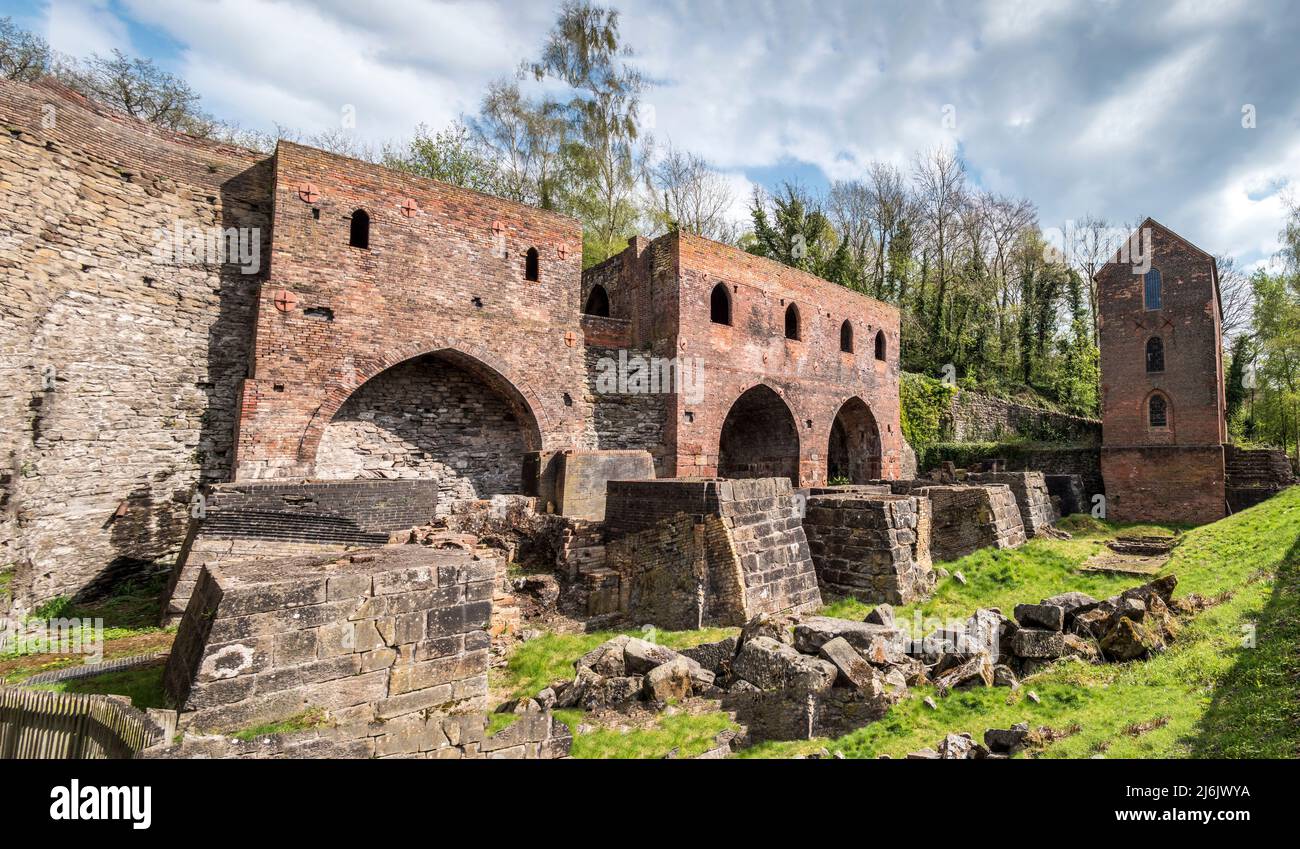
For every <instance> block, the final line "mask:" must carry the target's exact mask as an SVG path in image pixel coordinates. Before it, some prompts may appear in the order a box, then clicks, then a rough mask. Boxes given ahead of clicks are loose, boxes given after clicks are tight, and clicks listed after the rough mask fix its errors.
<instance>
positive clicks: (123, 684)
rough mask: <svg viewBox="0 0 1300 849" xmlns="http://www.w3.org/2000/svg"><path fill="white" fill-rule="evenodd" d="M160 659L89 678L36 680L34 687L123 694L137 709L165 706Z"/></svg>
mask: <svg viewBox="0 0 1300 849" xmlns="http://www.w3.org/2000/svg"><path fill="white" fill-rule="evenodd" d="M164 668H165V666H164V663H163V662H161V661H160V662H158V663H151V664H149V665H147V666H138V667H136V668H134V669H125V670H122V671H121V672H105V673H104V674H102V675H92V676H90V677H89V678H74V679H72V680H70V681H56V682H54V683H51V684H36V685H34V686H33V687H32V689H34V690H50V691H52V692H56V693H100V694H104V695H112V696H126V697H128V698H130V699H131V704H133V705H135V706H136V707H137V708H139V709H140V710H145V709H146V708H164V707H167V695H166V692H165V691H164V689H163V669H164Z"/></svg>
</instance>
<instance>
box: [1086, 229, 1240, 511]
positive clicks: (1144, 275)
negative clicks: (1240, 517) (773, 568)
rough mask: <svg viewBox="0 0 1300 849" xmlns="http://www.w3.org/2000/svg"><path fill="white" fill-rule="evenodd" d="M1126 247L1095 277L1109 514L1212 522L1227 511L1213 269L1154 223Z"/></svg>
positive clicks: (1193, 248) (1219, 329) (1219, 320)
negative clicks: (1097, 298)
mask: <svg viewBox="0 0 1300 849" xmlns="http://www.w3.org/2000/svg"><path fill="white" fill-rule="evenodd" d="M1139 238H1140V239H1141V241H1140V242H1138V241H1136V240H1138V239H1139ZM1129 244H1130V245H1131V246H1132V248H1127V249H1126V250H1125V251H1121V252H1120V253H1119V254H1117V256H1116V257H1115V259H1114V260H1112V261H1111V262H1110V263H1108V264H1106V265H1105V266H1103V267H1102V269H1101V270H1100V271H1098V272H1097V275H1096V280H1097V284H1098V292H1099V293H1100V297H1099V301H1100V323H1101V338H1100V348H1101V381H1102V451H1101V465H1102V475H1103V477H1104V478H1105V482H1106V499H1107V514H1108V516H1109V517H1110V518H1112V519H1118V520H1120V521H1178V522H1189V523H1204V522H1212V521H1214V520H1216V519H1220V518H1223V516H1224V515H1225V513H1226V510H1227V507H1226V494H1225V481H1224V477H1225V475H1224V443H1225V442H1226V441H1227V424H1226V411H1227V403H1226V398H1225V395H1224V383H1223V353H1222V352H1223V326H1222V307H1221V304H1220V294H1219V280H1218V269H1217V267H1216V265H1215V261H1214V257H1213V256H1211V255H1210V254H1208V253H1206V252H1205V251H1203V250H1201V249H1200V248H1198V247H1196V246H1195V245H1193V244H1192V243H1191V242H1189V241H1187V240H1186V239H1184V238H1183V237H1181V236H1179V235H1178V234H1177V233H1174V232H1173V231H1172V230H1169V229H1168V228H1166V227H1164V226H1163V225H1161V224H1159V223H1158V222H1156V221H1155V220H1154V219H1151V218H1148V219H1147V220H1146V221H1144V222H1143V223H1142V226H1141V227H1140V228H1139V230H1138V231H1137V232H1135V233H1134V234H1133V236H1131V237H1130V241H1129Z"/></svg>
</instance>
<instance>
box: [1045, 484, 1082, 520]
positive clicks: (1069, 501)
mask: <svg viewBox="0 0 1300 849" xmlns="http://www.w3.org/2000/svg"><path fill="white" fill-rule="evenodd" d="M1043 482H1044V483H1046V484H1047V493H1048V495H1050V496H1051V497H1052V501H1053V503H1054V505H1055V507H1056V512H1057V513H1058V514H1059V515H1061V516H1069V515H1071V514H1073V513H1087V512H1088V511H1090V510H1091V509H1092V503H1091V499H1089V498H1088V493H1087V491H1086V490H1085V489H1084V487H1083V479H1082V478H1080V477H1079V476H1078V475H1043Z"/></svg>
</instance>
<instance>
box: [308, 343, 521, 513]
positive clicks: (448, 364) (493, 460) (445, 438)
mask: <svg viewBox="0 0 1300 849" xmlns="http://www.w3.org/2000/svg"><path fill="white" fill-rule="evenodd" d="M541 443H542V436H541V429H540V427H539V426H538V423H537V418H536V416H535V415H534V414H533V411H532V408H531V406H530V405H529V403H528V401H527V399H526V398H524V396H523V394H522V393H521V392H519V390H518V389H516V388H515V387H514V385H513V384H511V383H510V381H509V380H507V379H506V378H505V377H504V376H503V375H501V374H500V373H499V372H497V371H496V370H494V369H492V368H491V367H489V366H487V365H486V364H484V363H483V362H481V361H480V360H477V359H476V358H474V357H472V356H470V355H468V354H465V353H464V352H461V351H457V350H455V349H450V348H445V349H441V350H437V351H432V352H428V353H424V354H420V355H417V356H415V357H411V358H408V359H406V360H403V361H401V362H399V363H396V364H395V365H392V366H389V367H388V368H385V369H383V370H381V371H379V372H378V373H377V374H374V375H373V376H371V377H370V378H369V379H368V380H366V381H365V382H363V383H362V384H361V385H360V386H358V387H357V388H356V390H355V391H354V392H352V393H350V394H349V396H348V398H347V400H345V401H344V402H343V403H342V404H341V405H339V406H338V408H337V409H336V410H335V412H334V413H333V414H332V415H331V416H330V418H329V419H328V420H327V422H326V424H325V426H324V428H323V430H322V433H321V436H320V439H319V442H318V444H317V447H316V450H315V472H316V476H317V477H319V478H323V479H354V478H370V477H382V478H421V479H426V480H428V479H433V480H437V481H438V482H439V484H440V490H441V492H442V493H443V494H444V495H445V496H446V497H448V498H451V499H457V498H483V497H486V496H489V495H494V494H500V493H512V492H519V491H520V487H521V484H522V475H523V458H524V453H525V452H526V451H533V450H538V449H539V448H540V447H541Z"/></svg>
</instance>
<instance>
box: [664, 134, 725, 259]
mask: <svg viewBox="0 0 1300 849" xmlns="http://www.w3.org/2000/svg"><path fill="white" fill-rule="evenodd" d="M646 183H647V198H646V200H647V206H648V207H649V211H650V215H651V217H652V218H653V219H654V223H655V224H656V225H657V227H658V228H665V229H674V228H676V229H681V230H685V231H686V232H688V233H695V234H696V235H699V236H703V237H704V238H706V239H713V240H714V241H718V242H726V243H728V244H732V243H734V242H735V241H736V239H737V238H738V237H739V227H738V225H737V224H736V222H734V221H731V220H730V219H729V218H728V217H727V213H728V212H729V211H730V210H731V208H732V206H733V204H734V203H735V199H736V197H735V193H734V192H732V190H731V186H730V185H729V184H728V183H727V180H726V178H725V177H723V176H722V175H721V174H719V173H718V172H717V171H714V170H713V169H712V168H710V167H709V164H708V163H707V162H705V161H704V159H703V158H701V157H700V156H697V155H696V154H694V153H689V152H685V151H681V150H679V149H677V148H675V147H673V146H672V144H671V143H670V144H669V145H668V148H667V150H666V152H665V153H664V155H663V156H662V157H660V158H659V160H658V161H656V162H655V163H654V164H653V165H652V166H650V168H649V171H648V174H647V179H646Z"/></svg>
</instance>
